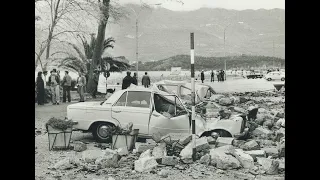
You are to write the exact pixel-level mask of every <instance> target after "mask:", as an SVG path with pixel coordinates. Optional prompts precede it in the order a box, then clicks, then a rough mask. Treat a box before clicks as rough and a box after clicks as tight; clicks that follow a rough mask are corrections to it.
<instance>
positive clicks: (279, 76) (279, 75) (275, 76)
mask: <svg viewBox="0 0 320 180" xmlns="http://www.w3.org/2000/svg"><path fill="white" fill-rule="evenodd" d="M264 78H265V79H266V80H267V81H272V80H281V81H284V80H285V73H283V72H280V71H273V72H269V73H268V74H266V75H265V76H264Z"/></svg>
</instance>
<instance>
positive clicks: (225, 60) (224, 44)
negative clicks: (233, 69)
mask: <svg viewBox="0 0 320 180" xmlns="http://www.w3.org/2000/svg"><path fill="white" fill-rule="evenodd" d="M228 26H229V25H228ZM228 26H227V27H228ZM227 27H226V28H225V29H224V31H223V51H224V72H225V77H224V78H225V79H224V80H227V59H226V30H227Z"/></svg>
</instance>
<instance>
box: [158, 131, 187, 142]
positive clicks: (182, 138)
mask: <svg viewBox="0 0 320 180" xmlns="http://www.w3.org/2000/svg"><path fill="white" fill-rule="evenodd" d="M160 139H161V140H163V141H164V142H169V141H178V142H179V143H180V144H181V145H187V144H188V143H189V142H190V141H191V140H192V135H191V134H188V133H169V134H167V135H165V136H163V137H161V138H160ZM169 143H170V142H169Z"/></svg>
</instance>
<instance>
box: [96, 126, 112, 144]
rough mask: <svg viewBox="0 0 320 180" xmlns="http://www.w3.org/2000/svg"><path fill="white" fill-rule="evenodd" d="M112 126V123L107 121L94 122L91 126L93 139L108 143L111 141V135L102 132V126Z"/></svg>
mask: <svg viewBox="0 0 320 180" xmlns="http://www.w3.org/2000/svg"><path fill="white" fill-rule="evenodd" d="M112 126H114V125H113V124H110V123H107V122H99V123H96V124H95V125H94V126H93V130H92V135H93V137H94V139H96V141H98V142H104V143H110V142H111V141H112V137H111V136H107V135H106V134H105V133H103V130H102V128H104V127H107V128H108V127H112Z"/></svg>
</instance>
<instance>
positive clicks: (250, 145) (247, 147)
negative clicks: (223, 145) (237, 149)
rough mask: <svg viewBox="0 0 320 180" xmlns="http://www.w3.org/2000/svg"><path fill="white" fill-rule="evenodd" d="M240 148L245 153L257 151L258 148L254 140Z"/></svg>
mask: <svg viewBox="0 0 320 180" xmlns="http://www.w3.org/2000/svg"><path fill="white" fill-rule="evenodd" d="M241 148H242V149H243V150H246V151H250V150H259V149H260V146H259V144H258V143H257V142H256V141H255V140H251V141H249V142H246V143H244V144H243V145H242V146H241Z"/></svg>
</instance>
